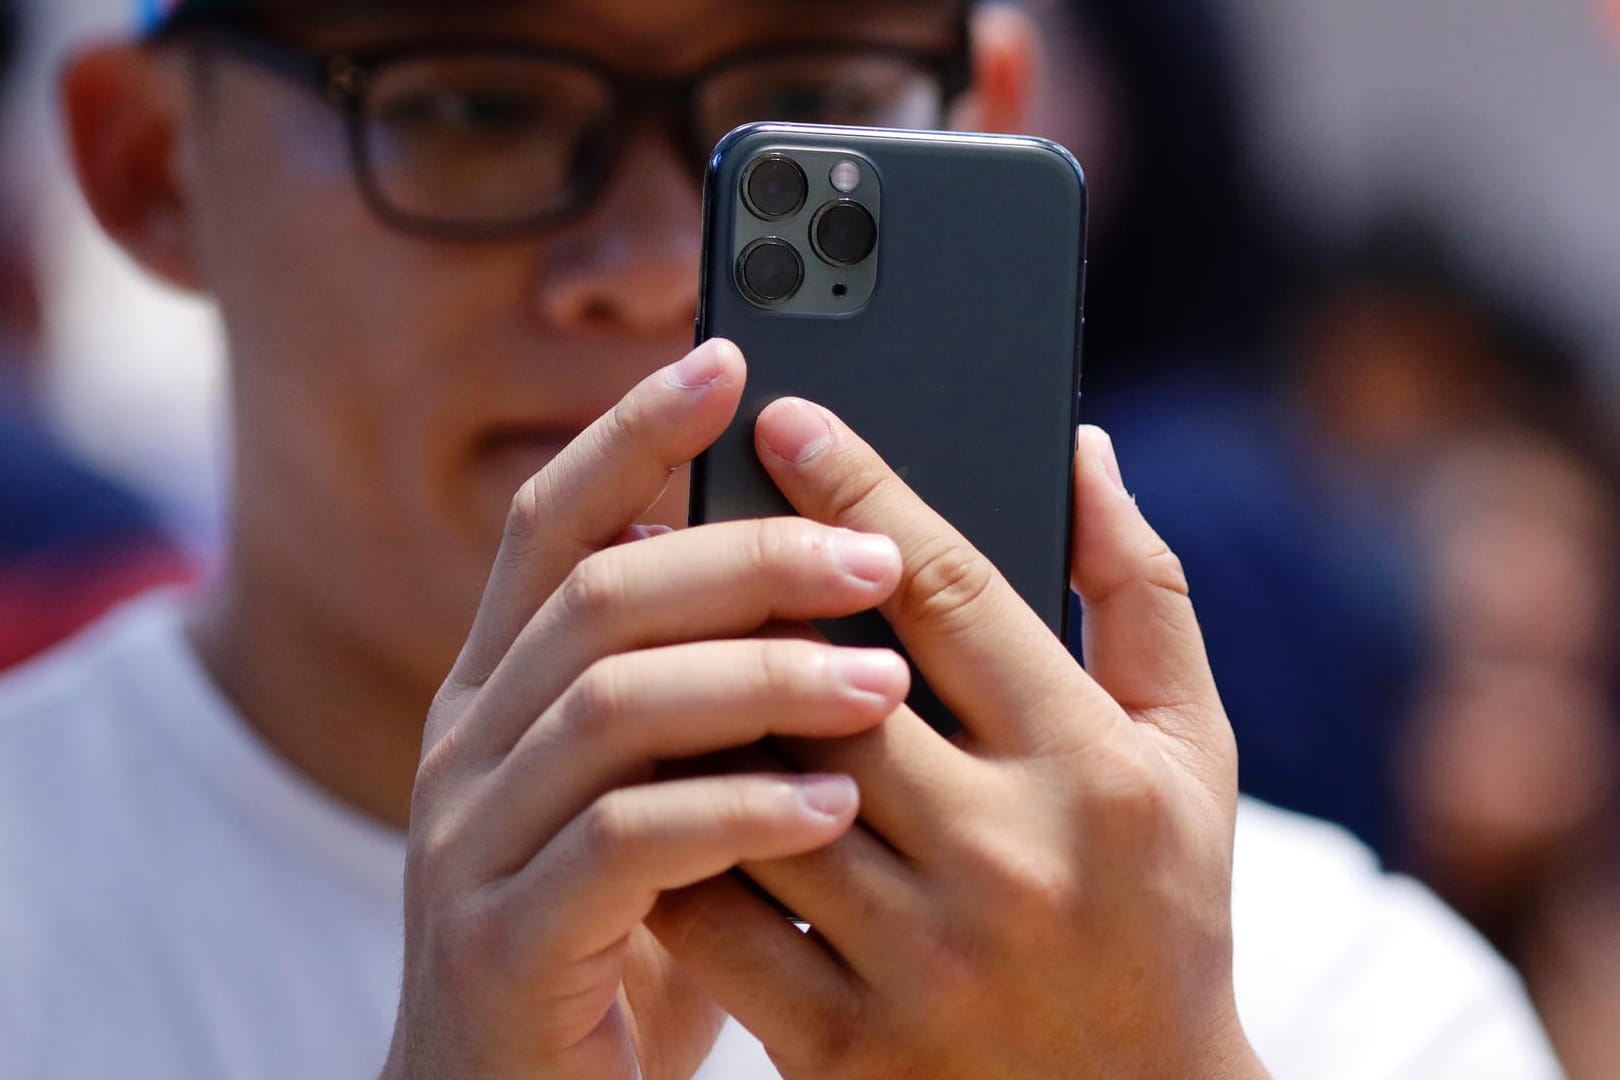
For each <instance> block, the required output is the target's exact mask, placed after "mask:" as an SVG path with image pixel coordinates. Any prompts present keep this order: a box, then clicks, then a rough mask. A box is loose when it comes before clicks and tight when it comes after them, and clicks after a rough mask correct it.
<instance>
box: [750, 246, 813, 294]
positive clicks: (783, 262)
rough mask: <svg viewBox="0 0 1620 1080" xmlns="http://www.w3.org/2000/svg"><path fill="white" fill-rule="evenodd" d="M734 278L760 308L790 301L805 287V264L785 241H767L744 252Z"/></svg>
mask: <svg viewBox="0 0 1620 1080" xmlns="http://www.w3.org/2000/svg"><path fill="white" fill-rule="evenodd" d="M737 276H738V279H739V280H740V281H741V282H742V287H743V291H744V292H745V293H747V294H748V296H749V298H750V299H752V300H754V301H755V302H757V303H761V304H780V303H782V302H783V301H784V300H789V299H792V297H793V294H794V293H796V292H798V291H799V286H800V285H801V284H803V283H804V260H802V259H800V258H799V253H798V252H797V251H794V250H793V248H792V246H791V245H789V244H788V243H787V242H786V241H785V240H778V239H777V238H776V237H774V236H771V237H766V238H765V239H764V240H756V241H754V242H753V243H752V244H749V245H748V247H746V248H745V249H743V253H742V257H741V258H740V259H738V260H737Z"/></svg>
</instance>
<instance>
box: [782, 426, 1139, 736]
mask: <svg viewBox="0 0 1620 1080" xmlns="http://www.w3.org/2000/svg"><path fill="white" fill-rule="evenodd" d="M757 442H758V449H759V452H760V459H761V461H763V462H764V464H765V468H766V470H767V471H768V472H769V473H770V474H771V478H772V479H773V480H774V481H775V482H776V484H777V486H778V487H779V488H781V490H782V493H783V494H784V495H786V496H787V498H788V501H789V502H791V503H792V504H793V506H794V508H795V509H796V510H798V511H799V513H801V514H803V515H804V516H806V517H809V518H813V519H815V520H818V521H823V522H826V523H829V524H833V525H839V526H842V527H845V528H851V529H857V530H859V531H862V532H870V533H883V534H886V535H887V536H889V537H890V538H891V539H893V540H894V541H895V543H896V544H898V545H899V547H900V553H901V559H902V563H903V566H904V569H903V570H902V574H901V581H900V586H899V588H898V589H896V590H895V592H894V594H893V596H892V597H891V598H890V599H889V600H888V602H887V603H885V604H884V605H883V607H882V609H881V610H882V612H883V615H884V617H885V618H887V619H888V620H889V622H890V623H891V624H892V625H893V627H894V630H895V633H896V634H898V635H899V637H900V640H901V641H902V642H903V643H904V644H905V646H906V649H907V651H909V652H910V653H911V655H912V657H913V659H915V660H916V662H917V665H918V667H919V668H920V669H921V670H922V671H923V672H924V673H925V674H926V676H927V678H928V682H929V685H930V686H931V687H932V688H933V690H934V691H935V692H936V693H937V694H938V695H939V697H940V700H942V701H943V702H944V703H945V705H946V706H947V707H949V708H950V709H951V711H952V712H953V713H955V714H956V716H957V717H958V718H960V719H961V721H962V722H963V724H964V725H965V726H966V727H967V729H968V730H969V731H970V732H971V733H972V734H973V735H974V737H975V738H977V739H979V740H980V741H982V742H985V743H988V744H992V745H993V744H998V743H999V744H1001V745H1011V746H1013V747H1016V748H1028V747H1030V746H1032V745H1034V746H1039V745H1045V744H1048V743H1050V742H1051V741H1053V740H1054V739H1055V738H1057V737H1058V736H1060V735H1061V736H1062V737H1063V738H1064V740H1065V741H1072V738H1073V731H1074V728H1073V724H1074V721H1073V720H1072V719H1071V718H1070V717H1071V716H1072V715H1073V714H1074V713H1075V712H1076V711H1079V712H1080V713H1081V714H1082V715H1088V716H1111V717H1113V718H1115V719H1119V718H1121V717H1122V714H1121V712H1120V710H1119V708H1118V706H1117V705H1115V704H1114V702H1113V700H1112V699H1111V698H1109V697H1108V695H1107V694H1106V693H1104V692H1103V691H1102V690H1101V688H1099V687H1098V686H1097V685H1096V684H1095V683H1094V682H1093V681H1092V680H1091V679H1090V678H1089V677H1087V676H1086V674H1085V672H1084V671H1083V670H1081V669H1080V667H1079V666H1078V665H1077V664H1075V662H1074V660H1073V658H1072V657H1071V656H1070V655H1069V652H1068V649H1067V648H1065V647H1064V645H1063V643H1062V642H1060V641H1059V640H1058V639H1057V638H1056V637H1055V636H1054V635H1053V634H1052V632H1051V630H1050V629H1048V628H1047V626H1046V624H1045V623H1043V622H1042V621H1041V619H1040V617H1039V616H1038V615H1036V614H1035V612H1034V611H1032V610H1030V608H1029V606H1028V605H1027V604H1025V603H1024V601H1023V599H1022V598H1021V597H1020V596H1019V595H1018V593H1017V591H1016V590H1014V589H1013V587H1012V586H1011V585H1009V584H1008V583H1007V581H1006V579H1005V578H1003V577H1002V576H1001V574H1000V573H999V572H998V571H997V570H996V568H995V567H994V566H993V565H991V563H990V560H989V559H987V558H985V556H984V555H983V554H981V553H980V552H978V551H977V550H975V549H974V547H973V546H972V545H971V544H969V543H968V541H967V539H966V538H965V537H963V536H962V534H961V533H960V532H958V531H957V530H956V529H955V528H953V527H952V526H951V525H950V523H949V522H947V521H946V520H945V519H944V518H942V517H941V516H940V515H939V514H938V513H936V512H935V511H933V510H932V509H930V508H929V507H928V506H927V504H925V503H924V502H923V501H922V500H921V499H920V498H918V496H917V495H916V493H915V492H913V491H912V490H911V489H910V488H909V487H907V486H906V484H905V483H904V481H902V480H901V479H900V478H899V477H898V476H896V475H895V473H894V472H893V471H892V470H891V469H890V468H889V467H888V466H887V465H886V464H885V463H884V462H883V460H882V458H880V457H879V456H878V454H877V452H876V451H874V450H873V449H872V448H871V447H870V446H869V445H867V444H866V442H865V441H864V440H862V439H861V438H860V436H858V435H856V434H855V432H853V431H852V430H850V428H849V427H848V426H847V425H846V424H844V423H843V421H841V420H839V419H838V418H837V417H836V416H834V415H833V414H832V413H831V412H829V411H828V410H826V409H823V408H821V407H820V406H818V405H812V404H811V403H809V402H807V401H801V400H798V399H795V398H786V399H783V400H781V401H777V402H775V403H773V404H772V405H771V406H770V407H769V408H767V409H765V411H764V412H762V413H761V414H760V418H759V424H758V428H757ZM1054 704H1058V705H1059V706H1060V707H1059V708H1057V709H1054V707H1053V706H1054ZM1077 707H1078V710H1077ZM1098 710H1104V711H1098Z"/></svg>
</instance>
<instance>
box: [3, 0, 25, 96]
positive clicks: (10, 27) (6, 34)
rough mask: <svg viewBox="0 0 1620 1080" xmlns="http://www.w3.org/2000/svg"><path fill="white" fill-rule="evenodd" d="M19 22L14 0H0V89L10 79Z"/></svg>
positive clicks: (14, 61) (14, 59)
mask: <svg viewBox="0 0 1620 1080" xmlns="http://www.w3.org/2000/svg"><path fill="white" fill-rule="evenodd" d="M20 23H21V20H20V19H19V18H18V15H17V4H16V0H0V91H3V90H4V89H5V85H6V83H7V82H9V81H10V80H11V69H12V66H13V65H14V64H15V63H16V60H17V43H18V38H20V37H21V36H22V35H21V26H20Z"/></svg>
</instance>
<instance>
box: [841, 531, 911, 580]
mask: <svg viewBox="0 0 1620 1080" xmlns="http://www.w3.org/2000/svg"><path fill="white" fill-rule="evenodd" d="M832 553H833V558H834V559H836V560H837V561H838V565H839V566H841V567H842V568H843V569H844V572H845V573H847V574H849V575H850V576H851V577H854V578H858V579H859V580H861V581H863V582H865V583H866V584H868V585H878V584H881V583H883V582H885V581H888V580H889V579H890V578H892V577H893V576H894V575H895V574H897V573H899V571H900V549H899V548H898V547H896V546H895V543H894V541H893V540H890V539H889V538H888V537H887V536H878V535H875V534H872V533H856V532H847V531H845V532H839V533H836V534H834V537H833V541H832Z"/></svg>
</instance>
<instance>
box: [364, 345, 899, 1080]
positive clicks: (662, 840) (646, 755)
mask: <svg viewBox="0 0 1620 1080" xmlns="http://www.w3.org/2000/svg"><path fill="white" fill-rule="evenodd" d="M743 380H744V369H743V361H742V357H741V355H740V354H739V353H738V352H737V350H736V348H735V346H731V345H729V344H727V343H724V342H717V343H711V344H710V345H708V346H705V347H703V348H700V349H698V350H697V351H695V352H694V353H693V354H692V355H691V356H690V357H688V358H687V359H686V360H685V361H683V362H682V363H681V364H678V365H675V366H673V367H671V368H669V369H666V370H665V371H662V372H659V373H655V374H654V375H652V376H650V377H649V378H648V379H647V380H645V381H644V382H643V383H642V384H641V385H640V386H638V387H637V388H636V389H634V390H633V391H631V393H630V394H629V395H628V396H627V397H626V398H625V399H624V400H623V401H622V402H621V403H620V404H619V405H618V406H617V407H616V408H615V409H614V410H613V411H612V412H610V413H609V414H608V415H607V416H605V417H604V418H603V419H602V420H600V421H599V422H598V423H597V424H595V425H594V426H592V427H591V428H590V429H589V430H587V431H586V432H585V433H584V434H583V435H582V436H581V437H580V438H579V439H577V440H575V441H574V442H573V443H572V444H571V445H570V446H569V447H568V449H567V450H566V451H564V453H563V454H562V455H561V456H559V457H558V458H557V459H556V460H555V461H553V462H552V463H551V464H550V465H548V466H547V467H546V468H545V469H544V470H543V471H542V472H541V473H540V474H539V475H538V476H536V477H535V478H534V479H533V480H531V481H530V482H529V483H528V484H527V485H525V487H524V489H523V491H522V492H521V493H520V494H519V495H518V497H517V498H516V499H515V500H514V503H513V508H512V512H511V516H510V519H509V521H508V524H507V528H506V532H505V536H504V539H503V542H502V547H501V551H500V554H499V555H498V556H497V560H496V564H495V567H494V571H493V573H492V575H491V577H490V579H489V583H488V587H487V589H486V592H485V597H484V601H483V604H482V607H481V609H480V612H479V614H478V617H477V620H476V623H475V625H474V628H473V631H472V633H471V635H470V637H469V640H468V642H467V644H466V647H465V649H464V650H463V651H462V654H461V656H460V657H459V659H458V661H457V663H456V665H455V668H454V670H453V672H452V673H451V675H450V676H449V678H448V680H447V681H446V682H445V684H444V686H443V688H442V689H441V691H440V693H439V694H438V697H437V700H436V702H435V705H434V707H433V710H432V712H431V714H430V716H429V720H428V724H427V728H426V738H425V741H424V751H423V757H422V763H421V767H420V770H419V774H418V778H417V783H416V788H415V792H414V795H413V801H412V811H411V829H410V838H409V846H408V856H407V867H406V902H405V939H406V941H405V944H406V960H405V971H404V979H403V984H402V991H401V1001H400V1011H399V1018H398V1022H397V1024H396V1030H395V1038H394V1045H393V1048H392V1051H391V1054H390V1060H389V1063H388V1066H387V1070H386V1071H385V1073H384V1075H385V1076H387V1077H395V1078H403V1077H435V1078H440V1077H450V1076H455V1077H507V1076H512V1077H518V1076H522V1077H534V1076H544V1077H546V1078H548V1080H558V1078H570V1077H578V1078H581V1080H585V1078H589V1080H613V1078H618V1077H625V1078H629V1077H684V1076H689V1075H690V1074H691V1073H692V1072H693V1071H694V1070H695V1069H696V1068H697V1066H698V1065H699V1064H700V1063H701V1061H702V1059H703V1058H704V1056H706V1054H707V1053H708V1051H709V1049H710V1047H711V1046H712V1044H713V1040H714V1038H715V1036H716V1035H717V1034H718V1032H719V1028H720V1025H721V1023H722V1022H723V1020H724V1015H723V1014H722V1013H721V1012H720V1011H719V1010H718V1008H717V1007H716V1006H715V1005H714V1004H713V1002H712V1001H710V1000H709V999H708V998H707V997H706V996H705V995H704V994H703V993H702V992H701V991H700V990H699V989H698V988H697V987H696V986H695V985H694V984H693V983H692V982H691V981H690V979H689V977H688V975H687V974H686V973H685V972H683V971H682V970H680V969H679V968H678V967H677V966H676V965H675V964H674V963H673V962H672V961H671V960H670V958H669V956H668V954H667V953H666V952H665V950H664V949H663V947H662V946H661V945H660V944H659V943H658V942H657V941H656V940H655V939H654V937H653V936H652V935H651V934H650V933H648V932H647V930H646V929H645V928H644V927H643V920H644V919H645V918H646V916H647V915H648V914H649V913H650V912H651V910H652V908H653V906H654V904H655V903H656V901H657V899H658V897H659V895H660V893H661V892H663V891H665V890H669V889H675V888H679V887H682V886H687V885H691V884H693V883H695V882H699V881H702V880H704V879H707V878H710V877H712V876H714V875H716V874H720V873H723V872H724V871H726V870H728V869H729V868H731V867H733V866H735V865H737V864H738V863H739V862H742V861H745V860H751V859H776V858H781V857H785V856H791V855H797V854H801V853H804V852H807V851H810V850H813V849H815V848H817V847H821V846H824V845H826V844H827V843H829V842H831V841H832V840H834V839H836V838H837V837H838V836H839V835H840V834H842V833H844V832H845V831H847V830H848V829H849V828H850V826H851V824H852V823H853V821H854V818H855V814H856V809H857V802H858V793H857V791H856V789H855V786H854V784H853V782H852V781H851V780H850V779H849V778H848V777H843V776H836V775H834V776H818V775H802V774H797V773H795V774H793V775H787V774H779V775H724V776H708V777H702V776H699V777H687V778H682V779H673V780H670V779H664V778H662V777H659V776H656V775H655V766H656V764H657V763H658V762H659V761H662V760H682V759H687V758H692V757H698V756H702V755H706V754H709V753H711V752H716V751H721V750H726V749H729V748H733V747H740V746H748V745H750V744H753V743H756V742H757V741H759V740H760V739H762V738H765V737H767V736H773V735H774V736H800V737H815V738H829V737H837V736H848V735H851V734H854V733H858V732H860V731H863V730H867V729H870V728H872V727H874V726H876V725H877V724H879V723H881V722H882V721H883V720H884V718H885V717H886V716H888V715H889V714H891V713H892V712H893V711H894V709H895V708H897V707H898V705H899V704H900V703H901V702H902V701H903V700H904V699H905V695H906V692H907V690H908V689H909V671H908V669H907V667H906V665H905V663H904V661H903V660H901V658H900V657H899V656H897V655H895V654H894V653H892V652H888V651H882V650H849V649H837V648H833V647H831V646H829V645H826V644H825V643H820V642H811V641H806V640H802V639H798V638H792V637H778V638H774V639H773V638H763V637H754V636H752V635H753V634H754V632H755V631H756V630H758V629H760V628H761V627H762V626H764V625H766V624H770V623H776V622H799V621H803V620H807V619H812V618H822V617H836V616H840V615H847V614H852V613H854V612H856V611H860V610H865V609H869V608H871V607H873V606H875V605H876V604H877V603H879V602H880V601H882V600H883V599H885V598H887V596H888V594H889V592H890V590H892V589H893V588H894V587H895V585H896V584H898V582H899V579H900V557H899V552H898V550H897V549H896V548H895V546H894V544H893V542H892V541H890V540H888V539H887V538H885V537H873V536H867V537H863V536H860V535H858V534H855V533H852V532H848V531H846V530H841V529H836V528H831V527H828V526H824V525H820V524H817V523H815V522H810V521H807V520H803V519H794V518H789V519H780V520H775V521H763V522H757V521H756V522H742V523H736V524H727V525H717V526H713V527H710V528H706V529H693V530H688V531H684V532H679V533H675V532H671V531H670V530H668V529H663V528H654V529H648V528H643V527H639V526H635V525H634V524H633V523H634V522H635V521H636V520H637V518H638V516H640V515H641V514H643V513H644V512H645V511H646V509H647V508H648V506H650V505H651V504H652V503H653V502H654V501H655V500H656V499H657V498H658V497H659V495H660V494H661V492H662V490H663V488H664V486H665V485H666V484H667V483H668V481H669V478H670V474H671V472H672V471H673V470H674V469H675V468H676V467H677V466H680V465H682V464H684V463H686V462H687V461H689V460H691V458H692V457H694V456H695V455H696V454H697V453H698V452H699V451H701V450H702V449H703V448H704V447H705V446H706V445H708V443H710V442H712V441H713V440H714V439H715V438H716V437H717V436H718V435H719V434H720V432H721V431H722V430H723V429H724V428H725V426H726V425H727V424H728V423H729V422H730V420H731V418H732V416H733V415H734V413H735V411H736V408H737V403H738V400H739V396H740V393H741V390H742V385H743Z"/></svg>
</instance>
